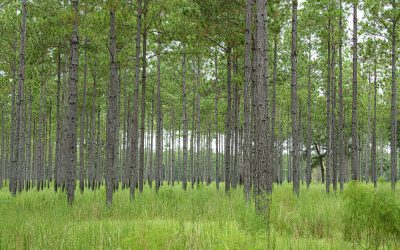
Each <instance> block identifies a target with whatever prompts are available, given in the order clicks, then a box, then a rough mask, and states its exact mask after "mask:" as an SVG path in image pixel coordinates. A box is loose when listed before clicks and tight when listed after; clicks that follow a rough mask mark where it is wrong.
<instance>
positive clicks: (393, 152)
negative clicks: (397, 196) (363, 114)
mask: <svg viewBox="0 0 400 250" xmlns="http://www.w3.org/2000/svg"><path fill="white" fill-rule="evenodd" d="M392 4H393V6H392V8H393V10H394V9H396V1H393V2H392ZM396 24H397V19H396V18H395V17H392V30H391V35H392V39H391V40H392V41H391V42H392V51H391V52H392V53H391V54H392V65H391V66H392V82H391V85H392V96H391V108H390V114H391V115H390V123H391V126H390V127H391V129H390V134H391V136H390V166H391V178H390V180H391V186H392V189H393V190H394V189H395V188H396V177H397V176H396V170H397V83H396V56H397V55H396V38H397V37H396V34H397V33H396V32H397V31H396Z"/></svg>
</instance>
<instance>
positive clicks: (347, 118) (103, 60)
mask: <svg viewBox="0 0 400 250" xmlns="http://www.w3.org/2000/svg"><path fill="white" fill-rule="evenodd" d="M399 9H400V8H399V7H398V3H397V1H396V0H391V1H369V0H366V1H343V2H342V1H336V0H324V1H314V0H310V1H301V2H300V3H298V2H297V1H292V2H290V1H275V0H273V1H268V2H267V1H266V0H257V1H253V0H247V1H224V0H207V1H189V0H168V1H162V0H138V1H117V0H114V1H106V2H104V1H85V0H81V1H78V0H72V1H53V0H51V1H40V0H35V1H26V0H22V1H4V0H3V2H2V3H1V5H0V20H1V22H0V32H1V36H0V47H1V48H2V49H1V52H0V53H1V56H0V94H1V103H0V106H1V113H2V114H1V165H0V186H2V185H5V183H8V184H9V188H10V192H11V193H12V194H13V195H16V193H17V192H20V191H22V190H23V189H26V190H28V189H30V188H33V187H36V188H37V189H38V190H40V189H43V188H45V187H46V186H47V187H49V186H50V185H52V187H53V188H54V189H55V190H56V191H57V189H59V188H61V189H62V190H64V189H65V190H66V192H67V194H68V201H69V202H70V203H72V202H73V199H74V190H75V185H76V181H78V183H79V184H78V185H79V189H80V190H81V192H83V191H84V190H85V189H96V188H98V187H100V186H101V185H102V184H105V185H106V189H107V203H108V204H111V203H112V194H113V191H115V190H117V189H118V188H129V189H130V196H131V199H133V198H134V196H135V190H136V189H138V190H139V192H142V190H143V185H144V184H146V183H147V184H148V185H150V186H151V185H152V184H154V183H153V182H154V181H155V188H156V190H158V189H159V188H160V186H161V185H166V184H168V185H174V184H176V183H177V182H178V183H180V185H182V186H183V188H184V189H186V187H187V185H188V183H189V184H190V185H191V186H192V187H193V186H194V185H199V183H203V182H206V183H207V184H210V183H211V182H215V184H216V186H217V188H219V183H220V182H224V187H225V190H226V191H227V192H228V191H229V189H230V188H231V187H232V188H236V187H237V186H238V185H243V186H244V190H245V191H244V192H245V197H246V199H247V200H249V199H250V197H251V196H252V191H251V190H253V191H254V197H256V198H257V197H259V196H261V195H262V194H263V193H264V192H266V193H270V192H272V185H273V183H274V182H275V183H278V184H280V183H282V182H285V181H287V182H293V189H294V191H295V193H297V194H298V193H299V185H300V183H303V182H304V183H306V184H307V186H308V185H309V184H310V183H311V182H312V181H318V182H323V183H326V192H330V190H331V189H333V190H334V191H336V190H337V189H338V185H339V188H340V190H342V189H343V185H344V183H345V182H347V181H349V180H359V181H365V182H369V181H371V182H373V183H374V184H375V185H376V183H377V179H378V177H382V178H383V179H385V180H388V181H390V182H391V183H392V188H393V189H394V188H395V184H396V180H397V179H398V174H399V172H400V171H398V161H397V158H398V153H397V147H398V144H399V143H398V142H397V141H398V138H397V119H398V114H397V113H398V112H397V106H398V105H397V95H398V94H397V78H396V77H397V74H398V67H397V59H398V53H397V52H398V47H399V46H398V45H399V39H397V37H398V34H399V28H398V21H399V17H400V10H399ZM6 180H7V181H6ZM163 181H167V182H166V183H164V182H163ZM256 200H257V199H256ZM260 200H262V199H260ZM256 203H257V204H259V203H260V202H256ZM259 205H260V204H259ZM259 208H260V209H262V206H260V207H259Z"/></svg>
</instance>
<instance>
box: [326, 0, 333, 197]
mask: <svg viewBox="0 0 400 250" xmlns="http://www.w3.org/2000/svg"><path fill="white" fill-rule="evenodd" d="M328 8H329V11H331V6H330V2H329V6H328ZM328 22H329V24H328V61H327V65H328V72H327V73H328V74H327V75H328V77H327V82H326V138H327V139H326V178H325V181H326V182H325V190H326V192H327V193H329V191H330V186H331V176H330V172H331V168H332V111H331V107H332V106H331V103H332V101H331V94H332V93H331V90H332V89H331V85H332V84H331V81H332V61H331V58H332V41H331V38H332V25H331V17H329V21H328Z"/></svg>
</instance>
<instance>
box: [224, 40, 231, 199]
mask: <svg viewBox="0 0 400 250" xmlns="http://www.w3.org/2000/svg"><path fill="white" fill-rule="evenodd" d="M226 56H227V72H228V73H227V85H228V92H227V110H226V121H225V142H224V144H225V155H224V157H225V192H229V190H230V185H231V178H230V165H231V162H230V161H231V70H232V60H231V48H230V47H228V49H227V51H226Z"/></svg>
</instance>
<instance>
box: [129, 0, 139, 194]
mask: <svg viewBox="0 0 400 250" xmlns="http://www.w3.org/2000/svg"><path fill="white" fill-rule="evenodd" d="M137 8H138V9H137V21H136V22H137V23H136V26H137V27H136V50H135V62H136V64H135V85H134V92H133V113H132V134H131V136H132V138H131V156H130V158H131V162H130V167H131V171H130V199H131V200H133V198H134V197H135V186H136V183H137V179H138V178H137V177H138V176H137V174H138V168H137V165H138V158H137V157H138V114H139V86H140V63H139V62H140V32H141V22H142V0H138V2H137Z"/></svg>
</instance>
